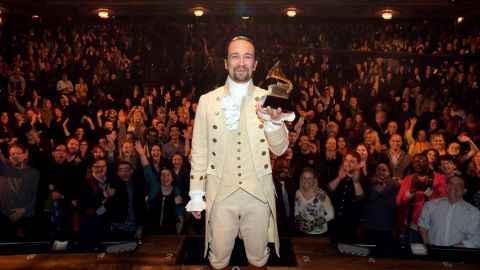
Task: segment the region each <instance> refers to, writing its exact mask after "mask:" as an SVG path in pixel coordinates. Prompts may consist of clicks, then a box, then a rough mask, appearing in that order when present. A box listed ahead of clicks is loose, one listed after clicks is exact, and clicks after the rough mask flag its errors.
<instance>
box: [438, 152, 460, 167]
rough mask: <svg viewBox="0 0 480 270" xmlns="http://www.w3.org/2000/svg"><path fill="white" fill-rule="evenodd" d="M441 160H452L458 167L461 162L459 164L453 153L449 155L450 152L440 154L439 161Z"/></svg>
mask: <svg viewBox="0 0 480 270" xmlns="http://www.w3.org/2000/svg"><path fill="white" fill-rule="evenodd" d="M441 161H450V162H452V163H453V164H454V165H455V167H457V168H458V165H459V164H458V161H457V160H456V159H455V158H454V157H453V156H452V155H449V154H446V155H442V156H440V158H439V162H441Z"/></svg>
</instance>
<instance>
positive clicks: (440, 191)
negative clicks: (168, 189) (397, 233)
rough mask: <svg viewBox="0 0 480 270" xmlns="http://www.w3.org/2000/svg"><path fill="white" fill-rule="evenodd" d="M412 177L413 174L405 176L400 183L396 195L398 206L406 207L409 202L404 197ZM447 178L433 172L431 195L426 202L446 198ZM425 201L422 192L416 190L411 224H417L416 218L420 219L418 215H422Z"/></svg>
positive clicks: (408, 199) (407, 198)
mask: <svg viewBox="0 0 480 270" xmlns="http://www.w3.org/2000/svg"><path fill="white" fill-rule="evenodd" d="M413 176H414V174H410V175H407V176H405V178H404V179H403V181H402V185H401V187H400V191H399V192H398V194H397V198H396V201H397V205H399V206H408V203H409V202H410V198H409V197H407V196H406V195H405V193H406V192H407V191H409V190H410V186H411V184H412V181H413ZM446 187H447V178H445V175H443V174H439V173H436V172H434V173H433V186H432V189H433V193H432V195H430V197H429V198H428V200H433V199H436V198H442V197H445V196H447V191H446ZM426 201H427V200H425V196H424V192H423V191H421V190H417V191H416V192H415V202H414V205H413V213H412V223H413V224H418V218H419V217H420V214H421V213H422V208H423V205H424V204H425V202H426Z"/></svg>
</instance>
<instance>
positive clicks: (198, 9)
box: [193, 7, 204, 17]
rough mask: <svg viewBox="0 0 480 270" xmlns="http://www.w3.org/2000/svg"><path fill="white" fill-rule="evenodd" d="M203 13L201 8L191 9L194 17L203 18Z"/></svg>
mask: <svg viewBox="0 0 480 270" xmlns="http://www.w3.org/2000/svg"><path fill="white" fill-rule="evenodd" d="M203 13H204V10H203V8H201V7H198V8H194V9H193V15H195V16H196V17H201V16H203Z"/></svg>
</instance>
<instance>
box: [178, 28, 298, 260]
mask: <svg viewBox="0 0 480 270" xmlns="http://www.w3.org/2000/svg"><path fill="white" fill-rule="evenodd" d="M256 67H257V60H256V59H255V48H254V45H253V42H252V41H251V40H250V39H248V38H246V37H242V36H240V37H236V38H234V39H232V40H231V41H230V44H229V46H228V54H227V58H226V59H225V68H226V69H227V70H228V77H227V81H226V83H225V85H224V86H222V87H220V88H217V89H215V90H214V91H211V92H209V93H207V94H205V95H203V96H202V97H201V98H200V101H199V103H198V107H197V112H196V116H195V124H194V129H193V140H192V170H191V173H190V193H189V195H190V201H189V203H188V204H187V207H186V208H187V211H190V212H192V214H193V216H195V218H197V219H200V218H201V212H202V211H203V210H206V218H205V220H206V237H205V255H206V254H207V251H208V258H209V260H210V265H211V267H212V268H213V269H227V267H228V263H229V261H230V256H231V252H232V249H233V246H234V243H235V238H236V237H237V236H238V235H241V237H242V239H243V241H244V243H245V251H246V254H247V258H248V262H249V269H266V263H267V260H268V256H269V254H270V250H269V248H268V247H267V244H268V242H274V243H275V250H276V252H277V255H278V256H279V238H278V232H277V226H276V215H275V186H274V184H273V180H272V168H271V164H270V156H269V151H272V153H274V154H275V155H278V156H279V155H281V154H283V153H284V152H285V151H286V150H287V148H288V130H287V128H286V126H285V124H284V121H293V120H294V118H295V115H294V113H285V112H282V110H281V108H277V109H272V108H270V107H267V108H262V107H261V104H260V103H261V100H263V99H262V97H264V96H265V95H267V91H266V90H263V89H261V88H258V87H255V86H254V85H253V82H252V74H253V71H254V70H255V68H256ZM204 196H205V200H203V197H204Z"/></svg>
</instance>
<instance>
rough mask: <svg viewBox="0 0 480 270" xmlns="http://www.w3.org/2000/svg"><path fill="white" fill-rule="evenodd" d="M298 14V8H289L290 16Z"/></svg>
mask: <svg viewBox="0 0 480 270" xmlns="http://www.w3.org/2000/svg"><path fill="white" fill-rule="evenodd" d="M296 15H297V9H296V8H287V16H288V17H290V18H293V17H295V16H296Z"/></svg>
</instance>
